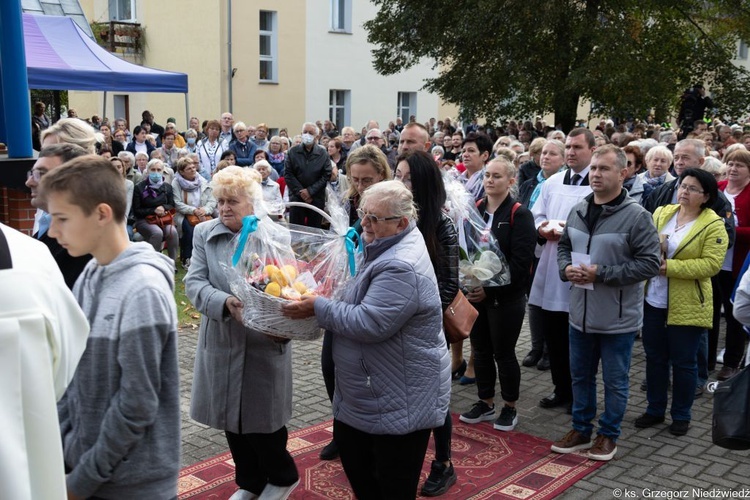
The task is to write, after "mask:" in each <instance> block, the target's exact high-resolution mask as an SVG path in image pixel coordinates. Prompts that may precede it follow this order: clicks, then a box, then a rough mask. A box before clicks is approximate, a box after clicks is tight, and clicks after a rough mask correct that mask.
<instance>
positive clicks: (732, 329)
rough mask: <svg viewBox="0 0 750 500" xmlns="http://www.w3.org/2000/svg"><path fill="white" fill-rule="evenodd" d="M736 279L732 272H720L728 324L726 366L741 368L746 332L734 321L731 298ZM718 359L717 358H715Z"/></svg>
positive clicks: (722, 301)
mask: <svg viewBox="0 0 750 500" xmlns="http://www.w3.org/2000/svg"><path fill="white" fill-rule="evenodd" d="M734 283H735V279H734V276H732V271H719V288H721V303H722V304H723V305H724V319H725V320H726V322H727V336H726V343H725V347H726V351H725V352H724V366H729V367H732V368H739V366H740V363H741V362H742V355H743V354H744V353H745V338H746V335H745V332H744V331H743V330H742V325H741V324H740V322H739V321H737V320H736V319H734V313H733V311H734V306H733V305H732V301H731V297H732V291H733V290H734ZM714 359H716V357H714Z"/></svg>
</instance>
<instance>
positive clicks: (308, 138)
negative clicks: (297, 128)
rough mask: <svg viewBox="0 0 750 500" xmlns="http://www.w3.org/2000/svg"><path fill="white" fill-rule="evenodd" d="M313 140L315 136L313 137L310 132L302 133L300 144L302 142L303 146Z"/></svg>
mask: <svg viewBox="0 0 750 500" xmlns="http://www.w3.org/2000/svg"><path fill="white" fill-rule="evenodd" d="M314 140H315V137H313V135H312V134H302V144H304V145H305V146H309V145H310V144H312V143H313V141H314Z"/></svg>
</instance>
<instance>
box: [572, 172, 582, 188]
mask: <svg viewBox="0 0 750 500" xmlns="http://www.w3.org/2000/svg"><path fill="white" fill-rule="evenodd" d="M580 180H581V175H580V174H573V177H571V178H570V184H571V185H572V186H577V185H578V181H580Z"/></svg>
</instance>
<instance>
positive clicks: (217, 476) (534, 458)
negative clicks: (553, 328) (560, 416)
mask: <svg viewBox="0 0 750 500" xmlns="http://www.w3.org/2000/svg"><path fill="white" fill-rule="evenodd" d="M331 432H332V422H330V421H328V422H325V423H322V424H318V425H315V426H313V427H309V428H307V429H302V430H300V431H297V432H294V433H292V434H291V435H290V436H289V445H288V448H289V451H290V452H291V453H292V455H293V456H294V458H295V461H296V462H297V467H298V469H299V471H300V476H301V479H302V481H301V482H300V485H299V486H298V487H297V489H296V490H295V491H294V493H292V495H291V497H290V498H293V499H320V498H334V499H339V500H346V499H353V498H354V495H353V494H352V491H351V490H350V489H349V483H348V482H347V480H346V476H345V475H344V471H343V469H342V468H341V463H340V462H339V461H338V460H335V461H333V462H324V461H322V460H320V459H319V458H318V453H319V452H320V449H321V448H323V447H324V446H325V445H326V444H327V443H328V441H330V439H331ZM550 444H551V443H550V442H549V441H547V440H545V439H540V438H537V437H534V436H529V435H527V434H522V433H520V432H499V431H496V430H494V429H493V428H492V424H491V423H489V422H485V423H482V424H478V425H467V424H464V423H463V422H460V421H459V420H458V416H457V415H454V416H453V446H452V450H453V466H454V467H455V469H456V473H457V474H458V482H457V483H456V485H455V486H453V487H452V488H451V489H450V490H449V492H448V493H447V494H446V495H444V496H443V498H446V499H468V498H471V499H484V498H509V499H519V498H520V499H524V500H531V499H533V500H541V499H547V498H553V497H555V496H557V495H559V494H560V493H561V492H562V491H564V490H565V489H566V488H569V487H570V486H571V485H573V484H574V483H575V482H576V481H578V480H579V479H581V478H582V477H584V476H585V475H587V474H589V473H590V472H592V471H594V470H595V469H597V468H598V467H600V466H601V465H602V464H603V462H593V461H591V460H587V459H586V457H585V456H584V455H579V454H572V455H558V454H556V453H551V452H550V451H549V447H550ZM433 456H434V455H433V449H432V440H430V449H428V450H427V458H426V460H425V467H424V468H423V470H422V479H421V481H420V486H421V484H422V483H423V482H424V479H426V478H427V474H428V472H429V464H430V462H431V461H432V458H433ZM236 489H237V487H236V485H235V484H234V464H233V462H232V457H231V455H230V454H229V453H224V454H222V455H219V456H217V457H214V458H212V459H210V460H206V461H205V462H201V463H198V464H195V465H191V466H190V467H186V468H185V469H183V470H182V471H181V472H180V482H179V498H180V499H194V500H196V499H200V500H206V499H216V500H225V499H227V498H229V497H230V496H231V495H232V493H233V492H234V491H235V490H236Z"/></svg>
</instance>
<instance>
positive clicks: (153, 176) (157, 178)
mask: <svg viewBox="0 0 750 500" xmlns="http://www.w3.org/2000/svg"><path fill="white" fill-rule="evenodd" d="M148 180H149V182H151V184H158V183H160V182H161V174H160V173H159V172H149V174H148Z"/></svg>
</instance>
